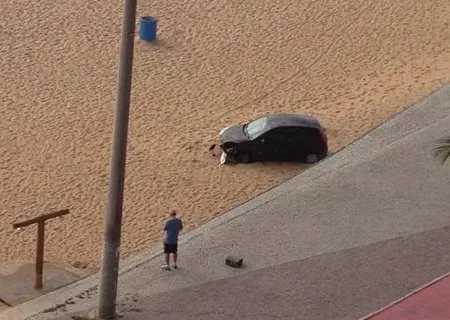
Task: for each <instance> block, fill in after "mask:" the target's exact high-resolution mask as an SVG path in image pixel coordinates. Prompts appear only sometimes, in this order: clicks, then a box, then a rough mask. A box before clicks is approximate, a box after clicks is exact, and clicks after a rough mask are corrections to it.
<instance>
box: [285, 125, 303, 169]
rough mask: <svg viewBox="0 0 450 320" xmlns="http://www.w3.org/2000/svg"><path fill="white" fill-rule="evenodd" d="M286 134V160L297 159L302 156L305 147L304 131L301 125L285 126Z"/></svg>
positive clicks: (300, 158)
mask: <svg viewBox="0 0 450 320" xmlns="http://www.w3.org/2000/svg"><path fill="white" fill-rule="evenodd" d="M285 135H286V143H285V150H286V155H285V157H286V160H289V161H299V160H302V158H303V153H304V149H305V143H306V141H305V139H306V136H305V132H304V128H303V127H287V128H285Z"/></svg>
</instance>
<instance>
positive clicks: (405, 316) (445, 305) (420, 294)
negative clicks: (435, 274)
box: [362, 274, 450, 320]
mask: <svg viewBox="0 0 450 320" xmlns="http://www.w3.org/2000/svg"><path fill="white" fill-rule="evenodd" d="M449 319H450V274H447V275H445V276H443V277H441V278H439V279H437V280H435V281H433V282H431V283H429V284H428V285H426V286H425V287H423V288H421V289H419V290H417V291H415V292H413V293H412V294H410V295H408V296H406V297H405V298H403V299H401V300H399V301H397V302H394V303H393V304H391V305H389V306H387V307H386V308H384V309H382V310H380V311H377V312H375V313H374V314H372V315H369V316H367V317H365V318H363V319H362V320H449Z"/></svg>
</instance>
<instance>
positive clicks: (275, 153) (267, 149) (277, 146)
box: [255, 128, 287, 161]
mask: <svg viewBox="0 0 450 320" xmlns="http://www.w3.org/2000/svg"><path fill="white" fill-rule="evenodd" d="M255 142H256V145H255V153H256V154H257V157H258V160H260V161H283V160H285V159H286V151H287V150H286V132H285V128H274V129H271V130H269V131H268V132H266V133H265V134H263V135H261V137H259V138H258V139H257V140H256V141H255Z"/></svg>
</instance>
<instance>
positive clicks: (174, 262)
mask: <svg viewBox="0 0 450 320" xmlns="http://www.w3.org/2000/svg"><path fill="white" fill-rule="evenodd" d="M177 258H178V253H176V252H174V253H173V267H174V268H175V269H176V268H177Z"/></svg>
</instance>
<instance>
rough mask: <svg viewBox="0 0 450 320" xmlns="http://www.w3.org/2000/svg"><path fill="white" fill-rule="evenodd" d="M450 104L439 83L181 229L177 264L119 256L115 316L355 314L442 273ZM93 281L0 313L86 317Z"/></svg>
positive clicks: (37, 319) (449, 90) (153, 253)
mask: <svg viewBox="0 0 450 320" xmlns="http://www.w3.org/2000/svg"><path fill="white" fill-rule="evenodd" d="M449 101H450V86H445V87H443V88H442V89H440V90H439V91H437V92H435V93H433V94H432V95H430V96H429V97H427V98H425V99H424V100H422V101H421V102H419V103H417V104H415V105H414V106H412V107H411V108H409V109H407V110H406V111H405V112H403V113H401V114H400V115H399V116H397V117H395V118H393V119H392V120H390V121H389V122H387V123H385V124H384V125H382V126H380V127H379V128H377V129H376V130H374V131H373V132H371V133H369V134H368V135H366V136H364V137H363V138H361V139H359V140H358V141H356V142H355V143H353V144H352V145H350V146H349V147H347V148H345V149H344V150H343V151H341V152H338V153H336V154H335V155H333V156H332V157H330V158H328V159H326V160H325V161H323V162H321V163H319V164H317V165H316V166H314V167H312V168H311V169H309V170H307V171H305V172H303V173H302V174H300V175H298V176H297V177H295V178H293V179H291V180H289V181H287V182H285V183H283V184H281V185H279V186H278V187H276V188H274V189H272V190H270V191H269V192H266V193H264V194H262V195H261V196H259V197H256V198H255V199H252V200H250V201H248V202H246V203H245V204H243V205H242V206H239V207H237V208H235V209H234V210H232V211H231V212H229V213H227V214H225V215H223V216H221V217H219V218H217V219H215V220H213V221H211V222H209V223H207V224H205V225H204V226H202V227H200V228H198V229H196V230H193V231H192V232H189V233H187V234H185V235H183V237H182V240H181V244H180V250H181V256H180V259H181V261H180V262H181V269H180V270H178V271H176V272H175V271H173V272H167V271H162V270H160V269H159V266H160V265H161V262H162V257H161V255H160V254H161V248H159V247H158V248H152V249H149V250H147V251H145V252H143V253H141V254H140V255H138V256H135V257H133V258H131V259H128V260H127V261H123V263H122V269H121V276H120V283H119V310H122V311H123V314H124V319H150V318H156V317H157V318H158V319H175V318H176V319H203V318H205V319H206V318H208V319H224V318H225V317H226V318H227V319H230V318H232V319H233V318H239V319H279V318H280V319H281V318H284V319H358V318H360V317H362V316H364V315H366V314H369V313H371V312H374V311H375V310H378V309H380V308H381V307H383V306H384V305H386V304H388V303H390V302H392V301H393V300H396V299H398V298H400V297H402V296H404V295H405V294H407V293H408V292H410V291H412V290H414V289H415V288H417V287H420V286H422V285H424V284H425V283H427V282H429V281H431V280H433V279H434V278H436V277H438V276H440V275H442V274H444V273H447V272H448V271H450V270H449V267H448V266H449V265H450V264H449V260H450V257H449V255H448V253H447V252H446V250H445V249H446V248H448V245H449V231H448V228H447V226H449V225H450V201H448V198H449V197H448V190H449V186H450V170H449V168H448V166H447V167H442V166H439V165H438V164H437V163H436V161H435V160H434V159H432V155H431V149H432V147H433V145H434V143H435V141H436V140H437V139H439V138H442V137H443V136H445V135H447V134H448V128H449V127H450V116H449V115H450V104H449ZM231 254H232V255H241V256H243V257H244V263H245V267H244V268H243V269H240V270H239V269H233V268H230V267H227V266H225V264H224V259H225V257H226V256H227V255H231ZM96 281H97V276H96V275H94V276H92V277H89V278H87V279H85V280H83V281H80V282H79V283H77V284H74V285H71V286H68V287H67V288H65V289H64V290H57V291H55V292H52V293H50V294H48V295H46V296H42V297H39V298H38V299H36V300H34V301H30V302H27V303H25V304H23V305H22V306H20V307H18V308H12V309H10V310H8V311H6V312H3V313H0V319H2V320H3V319H8V320H9V319H25V318H27V317H30V316H32V317H31V318H29V319H30V320H31V319H32V320H45V319H54V318H57V317H63V318H62V319H70V317H69V316H68V315H69V314H71V313H81V314H86V313H87V312H88V311H90V310H92V309H93V308H95V306H96V288H95V286H96V284H97V282H96ZM169 302H170V304H169ZM58 304H60V305H59V306H58V308H53V309H49V310H46V311H53V312H44V313H40V314H38V313H39V312H40V311H43V310H44V309H47V308H50V307H52V306H53V307H54V306H56V305H58ZM33 315H34V316H33Z"/></svg>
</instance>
